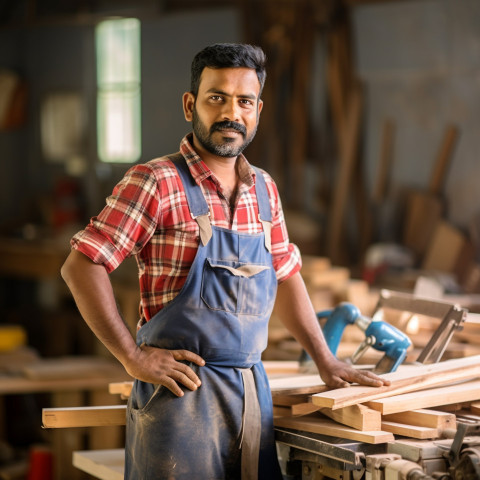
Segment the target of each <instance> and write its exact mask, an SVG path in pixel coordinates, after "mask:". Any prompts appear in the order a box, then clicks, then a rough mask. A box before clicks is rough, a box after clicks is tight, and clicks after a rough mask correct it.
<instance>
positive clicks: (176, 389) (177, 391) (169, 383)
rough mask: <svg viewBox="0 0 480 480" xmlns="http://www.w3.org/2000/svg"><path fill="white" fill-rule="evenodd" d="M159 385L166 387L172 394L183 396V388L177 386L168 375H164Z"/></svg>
mask: <svg viewBox="0 0 480 480" xmlns="http://www.w3.org/2000/svg"><path fill="white" fill-rule="evenodd" d="M161 385H163V386H164V387H166V388H168V389H169V390H170V391H171V392H172V393H173V394H174V395H176V396H177V397H183V395H184V393H183V390H182V389H181V388H180V387H179V386H178V384H177V382H175V380H173V379H172V378H170V377H166V378H165V380H164V381H163V382H161Z"/></svg>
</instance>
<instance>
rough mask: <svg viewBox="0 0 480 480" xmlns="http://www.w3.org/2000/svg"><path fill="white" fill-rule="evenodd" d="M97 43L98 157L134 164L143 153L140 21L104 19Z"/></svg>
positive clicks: (97, 33)
mask: <svg viewBox="0 0 480 480" xmlns="http://www.w3.org/2000/svg"><path fill="white" fill-rule="evenodd" d="M95 42H96V57H97V136H98V140H97V148H98V156H99V158H100V160H101V161H102V162H110V163H114V162H115V163H116V162H118V163H132V162H135V161H137V160H138V159H139V158H140V155H141V125H140V21H139V20H138V19H136V18H122V19H115V20H105V21H103V22H101V23H99V24H98V25H97V27H96V31H95Z"/></svg>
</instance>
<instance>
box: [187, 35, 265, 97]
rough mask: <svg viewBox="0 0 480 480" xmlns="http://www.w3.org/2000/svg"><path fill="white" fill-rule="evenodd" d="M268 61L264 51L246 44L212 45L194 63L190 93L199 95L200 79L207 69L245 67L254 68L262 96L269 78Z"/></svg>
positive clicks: (202, 51)
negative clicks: (266, 68)
mask: <svg viewBox="0 0 480 480" xmlns="http://www.w3.org/2000/svg"><path fill="white" fill-rule="evenodd" d="M266 60H267V57H266V55H265V53H264V51H263V50H262V49H261V48H260V47H257V46H255V45H248V44H245V43H215V44H213V45H210V46H208V47H206V48H204V49H203V50H201V51H200V52H198V53H197V54H196V55H195V57H194V59H193V61H192V67H191V78H190V92H191V93H193V94H194V95H195V96H196V95H197V94H198V87H199V85H200V77H201V75H202V72H203V69H204V68H205V67H208V68H236V67H245V68H252V69H254V70H255V72H256V73H257V78H258V81H259V82H260V95H261V93H262V90H263V86H264V84H265V77H266V76H267V73H266V71H265V63H266ZM260 95H259V96H260Z"/></svg>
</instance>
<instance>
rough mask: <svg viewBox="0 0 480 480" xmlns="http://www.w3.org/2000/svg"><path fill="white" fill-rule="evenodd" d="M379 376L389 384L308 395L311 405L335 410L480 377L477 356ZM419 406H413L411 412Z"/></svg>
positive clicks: (360, 386) (357, 386)
mask: <svg viewBox="0 0 480 480" xmlns="http://www.w3.org/2000/svg"><path fill="white" fill-rule="evenodd" d="M382 376H383V377H384V378H386V379H388V380H390V382H391V384H390V385H388V386H386V385H384V386H382V387H367V386H362V385H350V386H349V387H346V388H338V389H336V390H330V391H325V392H321V393H317V394H314V395H312V402H313V403H314V404H315V405H319V406H321V407H329V408H332V409H337V408H342V407H347V406H349V405H355V404H358V403H365V402H368V401H372V400H376V399H379V398H385V397H391V396H393V395H399V394H403V393H407V392H414V391H418V390H423V389H425V388H429V387H435V386H438V385H445V384H448V383H449V382H450V383H451V382H455V381H461V380H469V379H471V378H475V377H478V376H480V356H478V355H475V356H472V357H466V358H459V359H452V360H446V361H444V362H439V363H434V364H430V365H415V366H409V368H407V369H406V370H398V371H396V372H393V373H386V374H383V375H382ZM423 407H424V406H420V405H414V406H412V407H411V409H412V410H413V409H418V408H423ZM391 413H393V412H391Z"/></svg>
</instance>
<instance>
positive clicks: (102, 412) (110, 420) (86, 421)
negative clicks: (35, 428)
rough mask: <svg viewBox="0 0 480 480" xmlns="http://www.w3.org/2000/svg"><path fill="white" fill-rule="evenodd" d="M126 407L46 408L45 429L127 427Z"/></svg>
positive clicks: (43, 415) (43, 420)
mask: <svg viewBox="0 0 480 480" xmlns="http://www.w3.org/2000/svg"><path fill="white" fill-rule="evenodd" d="M126 411H127V407H126V405H109V406H100V407H69V408H44V409H43V411H42V423H43V427H44V428H70V427H105V426H113V425H125V418H126Z"/></svg>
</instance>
